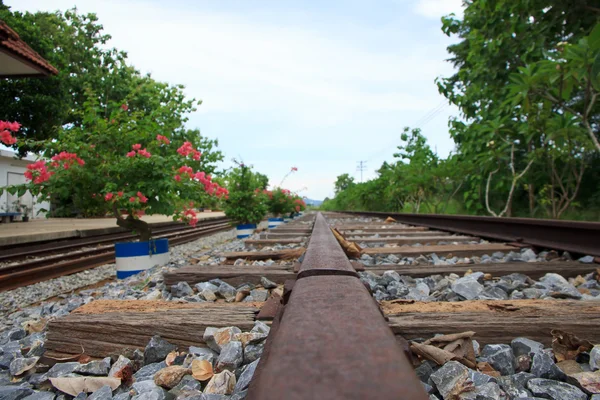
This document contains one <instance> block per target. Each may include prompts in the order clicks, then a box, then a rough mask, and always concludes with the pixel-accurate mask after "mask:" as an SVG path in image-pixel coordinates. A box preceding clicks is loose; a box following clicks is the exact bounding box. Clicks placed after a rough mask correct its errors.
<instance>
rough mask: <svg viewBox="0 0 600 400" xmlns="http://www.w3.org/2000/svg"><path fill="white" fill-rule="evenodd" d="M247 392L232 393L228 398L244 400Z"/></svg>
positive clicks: (230, 399)
mask: <svg viewBox="0 0 600 400" xmlns="http://www.w3.org/2000/svg"><path fill="white" fill-rule="evenodd" d="M247 393H248V391H247V390H242V391H241V392H239V393H234V394H232V395H231V396H230V397H229V400H244V399H245V398H246V394H247Z"/></svg>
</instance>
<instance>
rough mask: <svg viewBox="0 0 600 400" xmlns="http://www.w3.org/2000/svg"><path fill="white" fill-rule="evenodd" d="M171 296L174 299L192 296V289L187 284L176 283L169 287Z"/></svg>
mask: <svg viewBox="0 0 600 400" xmlns="http://www.w3.org/2000/svg"><path fill="white" fill-rule="evenodd" d="M171 294H172V295H173V296H175V297H185V296H192V295H193V294H194V289H192V288H191V287H190V285H189V284H188V283H187V282H177V284H176V285H171Z"/></svg>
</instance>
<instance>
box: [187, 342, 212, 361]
mask: <svg viewBox="0 0 600 400" xmlns="http://www.w3.org/2000/svg"><path fill="white" fill-rule="evenodd" d="M188 354H191V355H193V356H194V358H197V359H199V360H206V361H208V362H209V363H211V364H212V363H213V362H214V360H216V359H217V357H219V355H218V354H217V353H216V352H215V351H214V350H212V349H209V348H208V347H196V346H190V348H189V349H188Z"/></svg>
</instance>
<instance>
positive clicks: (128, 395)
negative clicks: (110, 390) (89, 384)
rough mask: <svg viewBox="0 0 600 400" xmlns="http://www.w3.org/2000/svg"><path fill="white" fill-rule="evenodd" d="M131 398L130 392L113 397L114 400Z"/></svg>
mask: <svg viewBox="0 0 600 400" xmlns="http://www.w3.org/2000/svg"><path fill="white" fill-rule="evenodd" d="M130 397H131V395H130V394H129V392H125V393H119V394H115V395H114V396H113V400H129V398H130Z"/></svg>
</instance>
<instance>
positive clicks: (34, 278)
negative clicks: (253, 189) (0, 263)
mask: <svg viewBox="0 0 600 400" xmlns="http://www.w3.org/2000/svg"><path fill="white" fill-rule="evenodd" d="M229 229H231V226H230V224H229V222H228V221H227V222H214V221H213V223H212V224H205V225H204V226H201V227H197V228H195V229H192V230H191V231H190V230H188V229H185V230H183V231H181V232H174V233H168V234H165V235H159V236H156V237H155V238H156V239H159V238H163V237H167V238H169V245H178V244H183V243H188V242H191V241H193V240H196V239H198V238H200V237H203V236H207V235H211V234H213V233H217V232H222V231H225V230H229ZM114 261H115V251H114V246H102V248H101V249H100V251H99V249H90V250H88V251H82V252H79V253H75V254H64V255H59V256H54V257H49V258H45V259H40V260H32V261H28V262H24V263H19V264H14V265H7V266H4V267H2V268H0V292H2V291H5V290H11V289H15V288H18V287H22V286H27V285H31V284H33V283H37V282H41V281H45V280H49V279H52V278H58V277H60V276H64V275H69V274H74V273H76V272H81V271H85V270H87V269H91V268H95V267H99V266H101V265H105V264H109V263H112V262H114Z"/></svg>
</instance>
